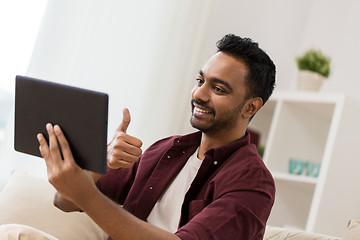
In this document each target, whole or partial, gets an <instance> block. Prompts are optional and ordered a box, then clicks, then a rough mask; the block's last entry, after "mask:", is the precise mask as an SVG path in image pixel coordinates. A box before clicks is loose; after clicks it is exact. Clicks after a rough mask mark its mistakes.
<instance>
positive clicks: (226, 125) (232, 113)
mask: <svg viewBox="0 0 360 240" xmlns="http://www.w3.org/2000/svg"><path fill="white" fill-rule="evenodd" d="M245 102H246V101H243V102H242V103H241V104H239V105H238V106H236V107H234V108H232V109H230V110H228V111H226V112H224V113H222V116H221V117H220V118H218V119H216V114H217V112H216V110H215V109H214V108H211V107H209V106H207V105H206V104H205V103H203V102H201V101H197V100H194V99H193V100H192V101H191V105H192V115H191V119H190V123H191V126H192V127H193V128H196V129H198V130H200V131H201V132H203V133H207V134H214V133H217V132H219V131H224V130H230V129H232V128H233V127H235V126H236V124H237V122H238V117H239V113H240V112H241V111H242V109H243V107H244V105H245ZM195 103H196V105H197V106H199V107H202V108H204V109H206V110H207V111H210V112H211V114H212V115H213V118H212V119H210V120H208V121H206V122H202V121H205V120H201V119H198V118H197V117H196V116H194V104H195ZM198 121H199V122H198Z"/></svg>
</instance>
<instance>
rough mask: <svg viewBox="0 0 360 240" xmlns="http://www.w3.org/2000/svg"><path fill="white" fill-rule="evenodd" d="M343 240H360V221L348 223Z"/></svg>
mask: <svg viewBox="0 0 360 240" xmlns="http://www.w3.org/2000/svg"><path fill="white" fill-rule="evenodd" d="M343 240H360V220H359V219H352V220H350V221H349V223H348V228H347V230H346V232H345V235H344V237H343Z"/></svg>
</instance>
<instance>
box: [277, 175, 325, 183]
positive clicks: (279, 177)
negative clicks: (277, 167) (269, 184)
mask: <svg viewBox="0 0 360 240" xmlns="http://www.w3.org/2000/svg"><path fill="white" fill-rule="evenodd" d="M272 174H273V177H274V179H275V180H279V181H291V182H297V183H308V184H314V185H315V184H317V183H318V178H315V177H309V176H304V175H294V174H289V173H280V172H272Z"/></svg>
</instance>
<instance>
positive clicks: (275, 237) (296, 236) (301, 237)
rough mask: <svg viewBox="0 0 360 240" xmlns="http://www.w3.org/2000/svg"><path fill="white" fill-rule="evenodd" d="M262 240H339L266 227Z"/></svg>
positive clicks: (303, 232) (337, 239)
mask: <svg viewBox="0 0 360 240" xmlns="http://www.w3.org/2000/svg"><path fill="white" fill-rule="evenodd" d="M264 240H340V238H335V237H330V236H325V235H320V234H315V233H309V232H305V231H301V230H293V229H286V228H280V227H272V226H267V227H266V230H265V235H264Z"/></svg>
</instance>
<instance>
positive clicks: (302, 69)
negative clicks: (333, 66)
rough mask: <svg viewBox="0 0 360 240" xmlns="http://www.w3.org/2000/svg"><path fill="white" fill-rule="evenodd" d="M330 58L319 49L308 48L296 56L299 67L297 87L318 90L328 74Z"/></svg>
mask: <svg viewBox="0 0 360 240" xmlns="http://www.w3.org/2000/svg"><path fill="white" fill-rule="evenodd" d="M330 62H331V61H330V58H329V57H327V56H325V55H324V54H323V53H322V52H321V51H320V50H315V49H310V50H308V51H306V52H305V53H304V54H303V55H302V56H299V57H297V58H296V63H297V66H298V68H299V76H298V89H299V90H310V91H318V90H319V89H320V87H321V85H322V83H323V81H324V79H326V78H328V77H329V75H330Z"/></svg>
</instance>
